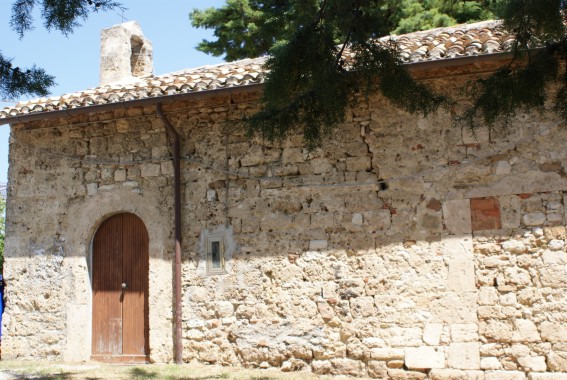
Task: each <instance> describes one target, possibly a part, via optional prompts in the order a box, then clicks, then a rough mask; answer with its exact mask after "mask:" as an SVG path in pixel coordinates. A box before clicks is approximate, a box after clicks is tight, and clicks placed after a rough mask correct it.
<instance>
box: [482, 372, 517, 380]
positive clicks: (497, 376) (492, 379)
mask: <svg viewBox="0 0 567 380" xmlns="http://www.w3.org/2000/svg"><path fill="white" fill-rule="evenodd" d="M484 379H485V380H525V379H526V375H525V374H524V373H523V372H519V371H487V372H485V374H484Z"/></svg>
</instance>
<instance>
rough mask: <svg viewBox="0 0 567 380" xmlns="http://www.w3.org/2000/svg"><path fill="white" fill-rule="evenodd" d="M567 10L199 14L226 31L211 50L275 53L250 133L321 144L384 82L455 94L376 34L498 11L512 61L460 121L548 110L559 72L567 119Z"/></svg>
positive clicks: (525, 4)
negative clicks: (566, 68)
mask: <svg viewBox="0 0 567 380" xmlns="http://www.w3.org/2000/svg"><path fill="white" fill-rule="evenodd" d="M562 12H563V13H562ZM566 12H567V0H466V1H465V0H402V1H395V0H269V1H259V0H228V1H227V3H226V5H225V6H223V7H222V8H219V9H213V8H210V9H207V10H204V11H198V10H195V11H193V13H192V14H191V18H192V22H193V25H194V26H197V27H203V28H210V29H214V30H215V36H216V37H217V40H215V41H203V42H202V43H201V44H200V45H199V49H200V50H202V51H204V52H207V53H211V54H214V55H223V54H225V55H226V58H227V60H234V59H239V58H244V57H255V56H259V55H265V54H268V53H269V54H270V55H271V56H270V58H269V59H268V61H267V68H268V69H269V70H270V74H269V76H268V78H267V80H266V85H265V90H264V93H263V98H262V108H261V110H260V111H259V112H258V113H257V114H255V115H252V116H251V117H249V118H247V119H245V120H244V124H245V125H246V126H247V127H248V130H249V132H250V133H251V134H252V133H256V132H258V133H260V134H261V135H262V136H263V137H265V138H268V139H271V140H273V139H282V138H284V137H285V136H287V135H288V133H290V132H292V131H294V132H297V131H302V132H303V135H304V137H305V141H306V143H307V145H308V147H309V148H313V147H315V146H318V145H320V144H321V141H322V138H323V137H324V136H325V135H326V134H327V133H328V132H329V131H331V130H332V129H333V128H334V127H335V126H337V125H338V124H340V123H341V122H343V121H344V120H345V116H346V113H347V110H348V107H349V106H351V105H352V104H353V101H354V100H355V99H357V98H359V96H360V94H367V93H368V92H371V91H379V92H380V93H381V94H382V95H383V96H384V97H386V98H387V99H388V100H389V101H391V102H392V103H393V104H395V105H396V106H398V107H400V108H401V109H403V110H405V111H408V112H410V113H419V114H424V115H425V114H427V113H429V112H433V111H435V110H436V109H437V108H438V107H439V106H440V105H443V104H447V103H448V102H449V101H450V100H449V99H445V98H444V97H443V96H440V95H438V94H435V93H434V92H433V91H432V90H431V89H429V88H428V87H427V86H425V85H423V84H421V83H418V82H416V81H415V80H414V79H413V78H412V77H411V76H410V75H409V73H408V72H407V70H406V69H405V67H404V66H403V65H402V62H401V61H400V60H399V58H398V57H397V53H396V51H395V49H394V48H390V47H389V46H386V45H385V44H383V43H382V44H380V43H376V40H377V38H379V37H382V36H386V35H388V34H392V33H405V32H411V31H415V30H418V29H420V30H424V29H429V28H434V27H440V26H448V25H452V24H455V23H464V22H473V21H480V20H484V19H488V18H492V17H494V15H496V16H498V17H501V18H504V20H505V27H506V29H507V30H509V31H512V32H513V33H515V34H516V42H515V43H513V44H511V45H512V46H511V51H510V54H511V55H510V56H511V58H512V60H511V62H510V64H509V65H508V66H506V67H504V68H503V69H501V70H499V71H497V72H496V73H494V75H492V76H490V77H488V78H486V79H484V80H482V81H479V82H478V83H475V84H474V85H473V86H471V93H470V94H469V95H473V96H474V98H473V99H474V101H473V105H472V106H471V107H470V108H469V109H468V110H466V111H465V112H464V114H463V115H460V117H458V121H459V122H460V123H462V124H461V125H464V126H466V127H467V128H471V129H473V128H475V127H476V126H478V125H488V126H489V127H490V128H494V127H495V126H496V125H497V124H502V125H507V124H508V122H509V120H510V118H511V117H513V116H514V115H515V114H516V113H517V112H518V110H520V109H543V107H544V105H545V103H546V101H547V100H548V97H549V94H548V91H547V90H548V88H549V86H548V85H549V83H550V82H553V81H558V82H557V83H559V89H558V93H557V95H556V96H555V100H556V107H555V109H556V111H557V112H558V113H559V114H560V115H562V117H563V118H564V119H565V120H567V74H565V73H563V74H562V75H559V74H560V73H559V67H560V65H559V61H560V60H565V62H567V53H566V51H567V48H566V42H565V35H566V30H565V25H564V23H563V22H564V18H565V14H566ZM343 46H347V47H348V48H347V50H344V49H343ZM536 48H537V49H536ZM534 49H536V50H534ZM346 51H348V52H349V54H348V55H345V52H346ZM351 52H352V53H354V54H353V55H350V53H351Z"/></svg>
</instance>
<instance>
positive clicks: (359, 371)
mask: <svg viewBox="0 0 567 380" xmlns="http://www.w3.org/2000/svg"><path fill="white" fill-rule="evenodd" d="M331 365H332V366H333V368H332V369H331V374H333V375H347V376H357V377H360V376H362V375H364V372H365V371H364V363H363V362H361V361H360V360H352V359H346V358H337V359H332V360H331Z"/></svg>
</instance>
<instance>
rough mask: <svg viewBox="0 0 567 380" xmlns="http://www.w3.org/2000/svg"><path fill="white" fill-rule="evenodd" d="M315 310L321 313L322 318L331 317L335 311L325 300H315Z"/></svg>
mask: <svg viewBox="0 0 567 380" xmlns="http://www.w3.org/2000/svg"><path fill="white" fill-rule="evenodd" d="M317 310H319V314H321V317H323V319H331V318H333V317H334V316H335V311H334V310H333V308H332V307H331V305H329V304H328V303H327V301H319V302H317Z"/></svg>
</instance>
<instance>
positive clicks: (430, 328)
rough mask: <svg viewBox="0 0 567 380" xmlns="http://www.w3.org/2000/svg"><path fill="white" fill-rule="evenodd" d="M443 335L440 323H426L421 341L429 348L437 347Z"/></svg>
mask: <svg viewBox="0 0 567 380" xmlns="http://www.w3.org/2000/svg"><path fill="white" fill-rule="evenodd" d="M442 333H443V324H442V323H428V324H426V325H425V328H424V329H423V341H424V342H425V343H427V344H428V345H430V346H438V345H439V342H440V340H441V334H442Z"/></svg>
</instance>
